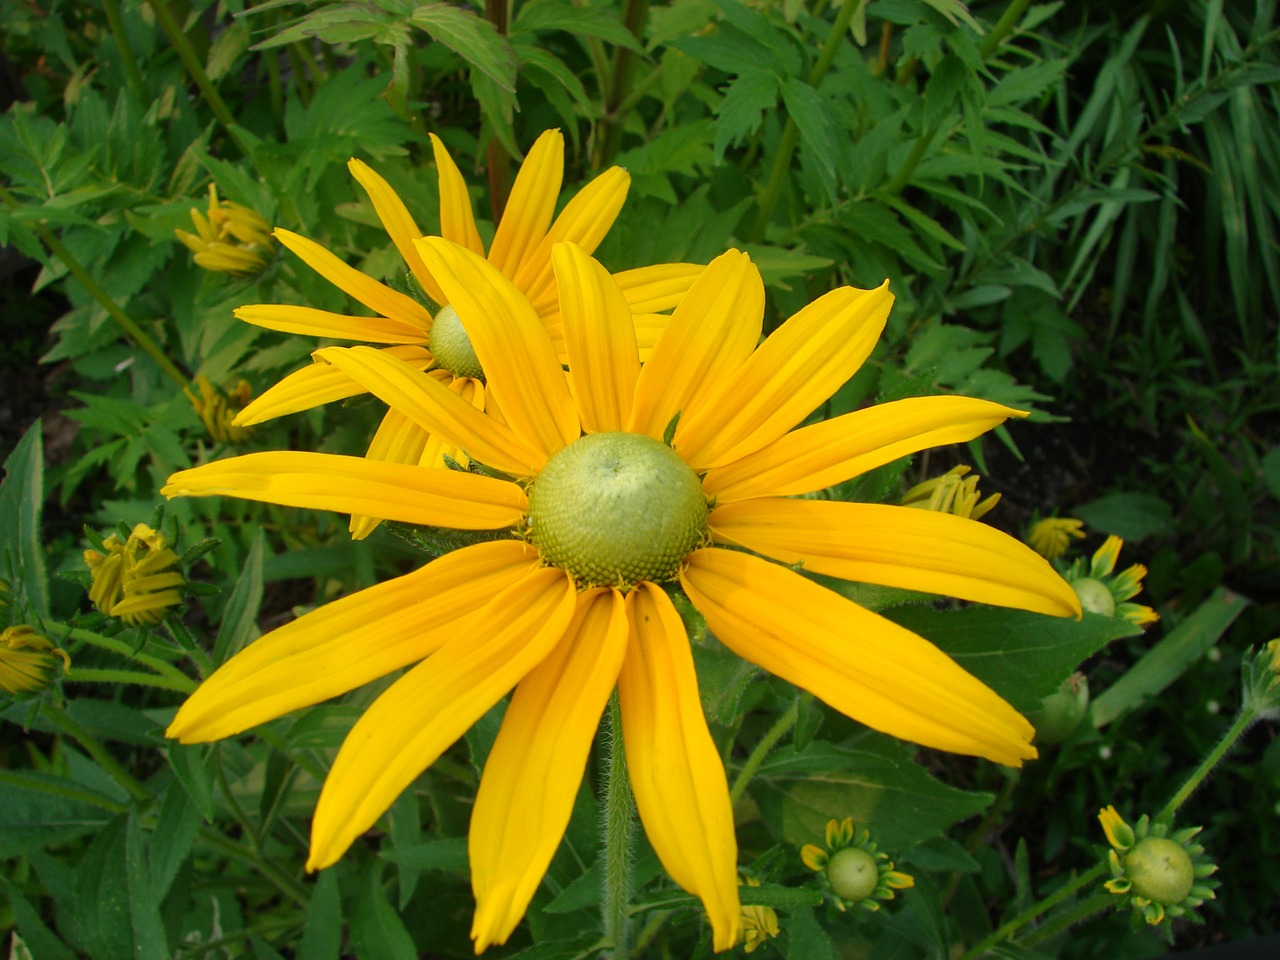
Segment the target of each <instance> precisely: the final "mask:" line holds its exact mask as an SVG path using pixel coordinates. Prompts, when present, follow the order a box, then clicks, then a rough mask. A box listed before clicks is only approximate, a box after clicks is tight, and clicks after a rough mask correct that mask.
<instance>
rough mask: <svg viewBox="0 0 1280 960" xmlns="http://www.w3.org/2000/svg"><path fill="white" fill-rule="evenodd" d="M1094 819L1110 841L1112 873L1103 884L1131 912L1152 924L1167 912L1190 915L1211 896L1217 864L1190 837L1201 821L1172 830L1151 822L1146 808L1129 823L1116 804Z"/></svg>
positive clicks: (1169, 914)
mask: <svg viewBox="0 0 1280 960" xmlns="http://www.w3.org/2000/svg"><path fill="white" fill-rule="evenodd" d="M1098 822H1099V823H1101V824H1102V830H1103V832H1104V833H1105V834H1106V835H1107V842H1108V843H1109V844H1111V849H1110V850H1108V851H1107V861H1108V864H1109V865H1110V867H1111V879H1110V880H1108V881H1107V882H1106V883H1105V884H1104V885H1103V886H1105V887H1106V889H1107V891H1108V892H1110V893H1113V894H1115V895H1116V896H1117V897H1118V898H1120V901H1119V902H1120V903H1121V904H1122V905H1124V904H1127V905H1128V906H1130V907H1132V909H1133V912H1134V915H1135V916H1136V917H1141V918H1142V919H1143V920H1145V921H1146V922H1147V923H1148V924H1150V925H1151V926H1156V925H1157V924H1159V923H1160V922H1162V921H1163V920H1164V919H1165V918H1166V917H1188V918H1190V919H1193V920H1194V919H1196V916H1195V914H1194V913H1193V912H1192V911H1194V910H1195V909H1196V907H1198V906H1200V904H1202V903H1204V902H1205V901H1206V900H1212V899H1214V893H1213V891H1214V890H1215V889H1216V888H1217V886H1218V881H1216V880H1212V879H1210V878H1211V877H1212V876H1213V874H1215V873H1216V872H1217V870H1218V867H1217V865H1216V864H1214V863H1213V862H1211V861H1210V860H1208V859H1207V858H1206V857H1205V856H1204V847H1203V846H1201V845H1200V844H1198V843H1196V842H1194V838H1195V836H1196V834H1198V833H1199V832H1200V829H1201V828H1200V827H1187V828H1186V829H1183V830H1174V829H1173V828H1172V827H1171V826H1170V825H1169V824H1167V823H1162V822H1158V821H1157V822H1156V823H1152V822H1151V818H1150V817H1148V816H1147V815H1146V814H1143V815H1142V816H1141V817H1139V818H1138V822H1137V823H1136V824H1135V825H1134V826H1132V827H1131V826H1129V824H1127V823H1126V822H1125V820H1124V818H1123V817H1122V816H1120V814H1119V813H1117V812H1116V808H1115V807H1106V808H1105V809H1103V810H1101V811H1099V813H1098ZM1135 922H1136V921H1135Z"/></svg>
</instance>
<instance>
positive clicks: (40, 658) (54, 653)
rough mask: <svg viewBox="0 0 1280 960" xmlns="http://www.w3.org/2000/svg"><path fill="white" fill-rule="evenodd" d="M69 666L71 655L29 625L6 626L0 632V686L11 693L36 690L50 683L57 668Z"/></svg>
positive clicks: (67, 668)
mask: <svg viewBox="0 0 1280 960" xmlns="http://www.w3.org/2000/svg"><path fill="white" fill-rule="evenodd" d="M59 659H61V660H62V669H63V670H70V669H71V658H70V657H68V656H67V654H66V652H65V651H63V650H60V649H58V648H57V647H55V646H54V645H53V643H52V642H50V641H49V640H48V638H46V637H42V636H41V635H40V634H38V633H36V631H35V629H34V628H32V627H28V626H19V627H7V628H6V629H5V631H4V632H3V633H0V688H3V689H5V690H7V691H9V692H10V693H14V694H17V693H35V692H36V691H37V690H42V689H44V688H45V687H46V686H48V685H49V681H50V680H52V679H53V673H54V670H56V669H57V660H59Z"/></svg>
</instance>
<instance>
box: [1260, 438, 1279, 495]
mask: <svg viewBox="0 0 1280 960" xmlns="http://www.w3.org/2000/svg"><path fill="white" fill-rule="evenodd" d="M1262 480H1263V482H1264V483H1265V484H1266V485H1267V489H1268V490H1270V491H1271V495H1272V496H1273V497H1275V498H1276V499H1277V500H1280V447H1272V448H1271V449H1270V450H1268V451H1267V452H1266V454H1265V455H1264V456H1263V458H1262Z"/></svg>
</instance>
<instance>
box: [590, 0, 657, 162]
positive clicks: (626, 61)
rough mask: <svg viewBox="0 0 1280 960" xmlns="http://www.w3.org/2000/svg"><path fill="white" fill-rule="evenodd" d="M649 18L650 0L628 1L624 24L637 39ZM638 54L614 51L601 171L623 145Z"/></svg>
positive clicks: (599, 147)
mask: <svg viewBox="0 0 1280 960" xmlns="http://www.w3.org/2000/svg"><path fill="white" fill-rule="evenodd" d="M648 19H649V0H626V2H625V3H624V4H623V9H622V22H623V25H624V26H626V28H627V29H628V30H629V31H630V32H631V35H632V36H633V37H635V38H636V39H637V40H641V39H642V38H643V35H644V25H645V21H646V20H648ZM635 73H636V55H635V52H634V51H632V50H628V49H627V48H626V47H617V48H615V49H614V51H613V76H612V79H611V80H610V81H609V85H608V88H607V90H603V91H602V96H603V97H604V110H603V112H602V114H601V117H600V126H599V135H598V136H597V137H596V155H595V157H594V166H595V168H596V169H597V170H598V169H600V168H601V167H603V166H604V165H605V164H606V163H608V162H609V161H610V160H612V159H613V158H614V157H615V156H617V153H618V149H619V148H620V147H621V146H622V123H623V121H624V120H625V119H626V116H627V112H628V111H629V109H630V107H631V105H633V103H635V102H638V101H633V100H632V96H631V94H632V93H633V91H632V85H633V84H634V82H635Z"/></svg>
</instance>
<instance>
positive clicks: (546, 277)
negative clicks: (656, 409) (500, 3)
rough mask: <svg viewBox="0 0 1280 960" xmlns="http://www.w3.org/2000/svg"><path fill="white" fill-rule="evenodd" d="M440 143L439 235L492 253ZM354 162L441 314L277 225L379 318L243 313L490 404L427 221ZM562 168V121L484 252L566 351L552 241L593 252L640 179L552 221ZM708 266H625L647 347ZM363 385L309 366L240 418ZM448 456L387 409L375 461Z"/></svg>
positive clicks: (591, 189) (531, 163) (525, 171)
mask: <svg viewBox="0 0 1280 960" xmlns="http://www.w3.org/2000/svg"><path fill="white" fill-rule="evenodd" d="M431 145H432V147H433V149H434V151H435V161H436V169H437V171H438V175H439V190H440V236H443V237H444V238H446V239H448V240H452V241H454V242H456V243H458V244H460V245H461V246H463V247H465V248H467V249H468V250H471V251H474V252H475V253H477V254H479V255H481V256H484V255H485V249H484V243H483V242H482V241H481V239H480V233H479V231H478V230H477V229H476V223H475V217H474V215H473V213H472V208H471V199H470V197H469V196H468V194H467V186H466V182H465V181H464V180H463V177H462V174H461V173H460V172H459V170H458V167H457V165H456V164H455V163H454V162H453V159H452V158H451V157H450V156H449V152H448V151H447V150H446V149H445V147H444V144H443V143H441V142H440V139H439V138H438V137H437V136H436V135H435V134H431ZM347 166H348V168H349V169H350V170H351V173H352V175H353V176H354V177H355V178H356V180H357V181H358V182H359V183H360V185H361V186H362V187H363V188H364V189H365V192H366V193H367V194H368V195H369V199H370V201H371V202H372V204H373V209H374V211H375V212H376V213H377V215H378V218H379V219H380V220H381V221H382V225H383V227H384V228H385V229H386V231H387V234H388V235H389V236H390V237H391V240H392V242H393V243H394V244H395V246H396V249H397V250H399V252H400V255H401V256H402V257H403V258H404V261H405V264H406V265H407V266H408V268H409V271H410V273H411V274H412V276H413V278H414V279H415V280H416V281H417V283H418V285H419V286H420V287H421V288H422V290H423V291H425V293H426V295H427V296H428V297H430V298H431V300H433V301H434V302H435V303H436V304H438V305H439V306H440V308H441V309H440V310H439V312H437V313H436V314H435V316H434V317H433V316H432V314H431V312H430V311H429V310H428V309H427V307H425V306H424V305H423V304H422V303H420V302H418V300H415V299H414V298H413V297H410V296H407V295H406V294H403V293H400V292H399V291H397V290H393V289H392V288H390V287H388V286H386V285H385V284H383V283H380V282H378V281H377V280H374V279H373V278H372V277H369V276H367V275H366V274H364V273H361V272H360V271H359V270H356V269H355V268H354V267H351V266H348V265H347V264H346V263H344V262H343V261H342V260H340V259H339V258H338V257H336V256H334V254H332V253H331V252H330V251H328V250H326V249H325V248H324V247H323V246H321V245H320V244H318V243H316V242H315V241H313V240H308V239H307V238H306V237H302V236H299V235H298V234H296V233H293V232H291V231H289V230H283V229H277V230H276V231H275V233H274V236H275V237H276V239H277V240H279V241H280V243H281V244H282V245H284V246H285V247H287V248H288V249H289V250H291V251H292V252H293V253H295V254H296V255H297V256H298V257H299V258H301V259H302V260H303V262H305V263H306V264H307V265H308V266H309V267H311V268H312V269H313V270H315V271H316V272H317V273H319V274H320V275H321V276H322V277H324V278H325V279H326V280H328V281H329V282H330V283H332V284H333V285H334V286H336V287H337V288H338V289H339V290H342V291H343V292H344V293H346V294H347V295H348V296H350V297H351V298H352V299H354V300H356V301H357V302H359V303H361V304H363V305H364V306H365V307H367V308H368V309H369V310H371V311H372V312H373V313H374V314H375V316H372V317H360V316H350V315H346V314H338V313H330V312H329V311H327V310H318V309H315V308H313V307H305V306H297V305H291V304H267V303H260V304H251V305H249V306H244V307H240V308H239V309H237V310H236V311H235V315H236V316H237V317H239V318H240V319H241V320H244V321H246V322H248V323H252V324H255V325H257V326H260V327H266V328H268V329H271V330H279V331H282V332H284V333H297V334H303V335H308V336H315V337H327V338H332V339H337V340H354V341H358V342H362V343H378V344H387V346H386V347H383V348H382V349H384V350H385V351H386V352H387V353H388V354H390V355H393V356H396V357H398V358H400V359H402V360H404V361H406V362H408V363H411V364H413V365H414V366H415V367H417V368H418V369H420V370H425V371H428V372H429V373H430V374H431V375H432V376H433V377H435V378H436V379H438V380H439V381H440V382H441V383H442V384H445V385H447V386H449V388H450V389H452V390H453V391H454V392H456V393H457V394H458V395H459V396H461V397H463V398H464V399H466V400H468V401H469V402H470V403H471V404H472V405H473V406H475V407H476V408H477V409H481V410H483V409H484V408H485V389H484V371H483V369H482V366H481V364H480V362H479V361H478V360H477V358H476V354H475V353H474V351H473V350H472V348H471V343H470V341H469V340H468V338H467V334H466V331H465V330H464V329H463V328H462V326H461V325H460V324H459V322H458V315H457V312H456V311H455V310H453V309H452V302H451V300H450V298H449V296H448V295H447V294H446V293H445V292H444V290H443V289H442V288H441V286H440V284H439V282H438V281H437V279H436V277H435V276H434V274H433V272H432V271H431V270H430V269H429V268H428V267H427V265H426V264H425V263H424V262H423V260H422V258H421V257H420V256H419V255H418V252H417V250H416V249H415V247H414V241H415V240H417V239H419V238H421V237H422V236H424V231H423V230H422V229H420V228H419V226H418V224H417V222H416V221H415V220H414V218H413V215H412V214H410V212H409V210H408V208H407V207H406V206H405V204H404V202H403V201H402V200H401V199H400V197H399V195H397V194H396V192H395V190H393V189H392V187H391V185H390V184H388V183H387V181H386V180H384V179H383V178H382V177H381V176H379V175H378V173H376V172H375V171H374V170H373V169H372V168H371V167H369V166H368V165H367V164H365V163H363V162H362V161H360V160H351V161H350V163H348V165H347ZM563 178H564V137H563V136H562V135H561V134H560V132H559V131H558V130H548V131H546V132H545V133H543V134H542V135H541V136H540V137H539V138H538V140H537V142H536V143H535V144H534V145H533V147H532V148H531V149H530V150H529V153H528V156H527V157H526V158H525V162H524V164H523V165H522V166H521V168H520V172H519V174H518V175H517V177H516V180H515V183H514V185H513V186H512V190H511V197H510V199H509V201H508V203H507V208H506V211H505V212H504V214H503V216H502V220H501V222H500V223H499V224H498V227H497V230H496V232H495V234H494V237H493V242H492V243H491V244H490V246H489V251H488V255H487V256H488V262H489V263H490V264H491V265H492V266H493V267H495V268H496V269H497V270H498V271H500V272H501V273H502V275H503V276H505V277H506V278H507V279H508V280H510V281H511V282H512V283H514V284H515V286H516V287H517V288H518V289H519V290H520V291H521V292H522V293H523V294H524V295H525V296H526V297H527V299H528V300H529V302H530V303H531V304H532V305H533V307H534V309H535V311H537V313H538V316H539V318H540V319H541V321H542V323H543V324H544V325H545V327H546V329H547V332H548V333H549V334H550V335H551V337H552V339H553V340H554V341H558V342H559V343H560V346H561V349H562V350H563V332H562V326H563V325H562V322H561V319H560V311H559V308H558V303H557V300H556V295H555V285H554V277H553V275H552V270H551V248H552V246H553V245H554V244H556V243H558V242H561V241H568V242H572V243H576V244H578V245H579V246H581V247H582V248H583V249H584V250H587V251H588V252H591V251H594V250H595V248H596V247H597V246H598V245H599V244H600V242H601V241H602V240H603V239H604V237H605V235H606V234H607V233H608V232H609V228H610V227H611V226H613V222H614V220H615V219H616V218H617V216H618V212H619V210H621V209H622V203H623V201H624V200H625V199H626V195H627V189H628V187H629V186H630V183H631V177H630V175H629V174H628V173H627V171H626V170H624V169H622V168H621V167H611V168H610V169H609V170H606V171H605V172H604V173H602V174H600V176H598V177H596V178H595V179H594V180H592V181H591V182H590V183H589V184H587V185H586V186H585V187H584V188H583V189H582V190H580V191H579V192H578V193H577V195H576V196H575V197H574V198H573V199H572V200H570V201H569V202H568V204H567V205H566V206H565V208H564V210H562V211H561V213H560V215H559V216H558V217H555V219H554V222H553V220H552V217H553V214H554V213H555V208H556V201H557V198H558V197H559V195H560V186H561V183H562V181H563ZM700 270H701V267H699V266H697V265H695V264H679V263H676V264H660V265H656V266H652V267H640V268H638V269H635V270H628V271H625V272H623V273H620V274H618V275H617V276H616V279H617V281H618V284H619V286H620V287H621V288H622V290H623V293H624V297H625V298H626V300H627V303H628V304H629V305H630V308H631V310H632V311H633V312H634V313H635V314H636V316H635V317H634V322H635V324H636V327H637V334H638V336H639V338H640V341H641V344H642V346H643V347H647V346H652V343H653V340H654V339H655V338H656V336H657V333H658V331H660V330H661V329H662V326H663V325H664V324H665V323H666V319H667V318H666V317H665V316H664V315H662V314H660V313H658V312H657V311H662V310H669V309H670V308H671V307H673V306H675V304H676V303H677V302H678V301H679V298H680V296H681V295H682V294H683V293H684V292H685V291H686V290H687V289H688V288H689V284H690V283H691V282H692V280H693V278H694V277H695V276H697V274H698V273H699V272H700ZM364 392H365V389H364V387H362V386H361V385H360V384H358V383H357V382H356V381H354V380H352V379H351V378H350V377H349V376H347V375H346V374H345V373H344V372H343V371H342V370H340V369H338V368H336V367H333V366H330V365H328V364H318V365H312V366H309V367H305V368H303V369H302V370H298V371H296V372H295V373H292V374H290V375H289V376H287V377H285V379H284V380H282V381H281V382H280V383H278V384H276V385H275V386H274V387H272V388H271V389H269V390H267V391H266V392H265V393H263V394H262V396H260V397H258V399H257V400H255V401H254V402H252V403H250V404H249V405H248V406H247V407H245V409H244V410H242V411H241V412H240V414H239V416H237V417H236V419H235V421H234V425H235V426H237V427H244V426H249V425H251V424H255V423H261V422H263V421H265V420H270V419H273V418H275V417H279V416H282V415H284V414H288V413H296V412H298V411H301V410H309V409H311V408H312V407H316V406H319V405H321V404H324V403H330V402H333V401H335V400H342V399H345V398H347V397H352V396H356V395H358V394H361V393H364ZM446 455H447V456H450V457H453V458H454V459H458V458H459V451H458V450H457V448H456V447H453V446H451V445H450V444H448V443H446V442H444V441H442V440H441V438H440V437H438V436H432V435H430V434H429V433H428V432H427V431H425V430H423V429H422V428H421V427H420V426H418V425H417V424H415V423H414V422H413V421H411V420H409V419H407V418H405V417H404V416H403V415H401V414H400V413H399V412H398V411H395V410H391V411H389V412H388V413H387V414H386V416H385V417H384V418H383V420H382V424H381V426H380V428H379V429H378V431H377V433H376V434H375V435H374V438H373V441H372V442H371V444H370V446H369V452H368V454H367V456H368V457H369V458H371V459H375V460H387V461H392V462H396V463H422V464H428V465H435V466H442V465H443V463H444V457H445V456H446ZM376 526H377V520H376V519H375V518H370V517H353V518H352V525H351V532H352V535H353V536H354V537H356V538H357V539H360V538H363V537H365V536H368V534H369V533H371V532H372V531H373V529H374V527H376Z"/></svg>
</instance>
